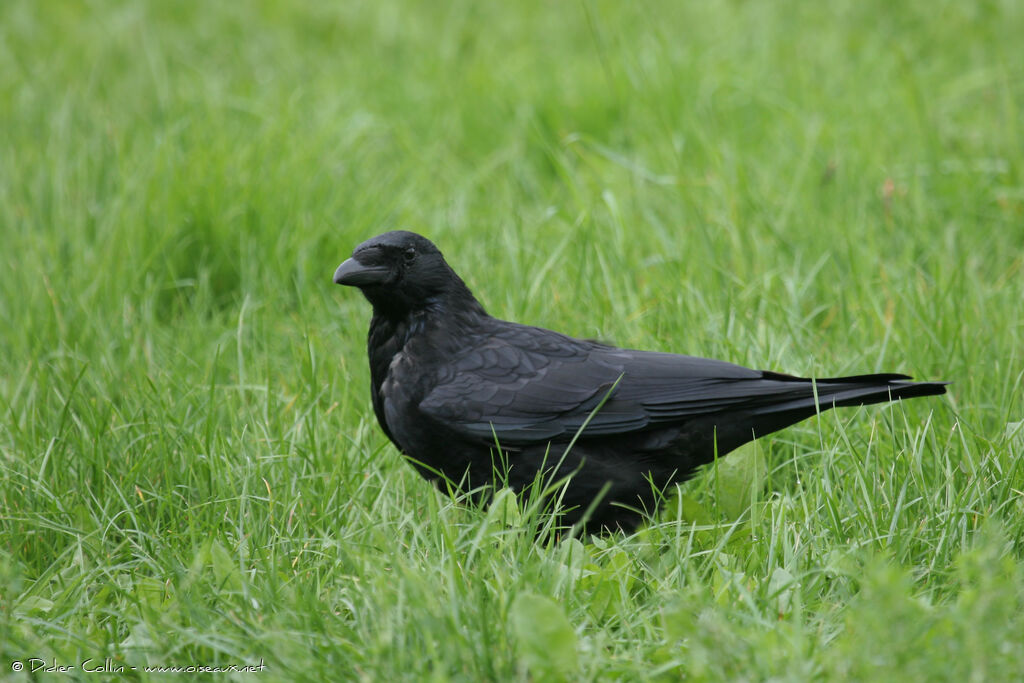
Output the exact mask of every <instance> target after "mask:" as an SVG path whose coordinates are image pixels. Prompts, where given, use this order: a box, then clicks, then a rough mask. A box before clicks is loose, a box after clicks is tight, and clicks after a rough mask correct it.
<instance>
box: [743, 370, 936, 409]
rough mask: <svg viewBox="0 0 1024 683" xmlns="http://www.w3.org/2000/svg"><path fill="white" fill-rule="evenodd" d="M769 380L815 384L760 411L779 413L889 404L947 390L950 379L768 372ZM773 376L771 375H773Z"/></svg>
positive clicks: (891, 375) (895, 375) (894, 375)
mask: <svg viewBox="0 0 1024 683" xmlns="http://www.w3.org/2000/svg"><path fill="white" fill-rule="evenodd" d="M765 375H766V379H769V378H770V379H773V380H781V381H800V382H806V383H808V384H812V383H813V385H812V386H813V391H812V392H810V394H809V395H807V396H804V397H799V398H793V399H792V400H789V401H782V402H779V403H775V404H773V405H766V406H763V407H762V409H761V411H760V412H763V413H776V412H788V411H792V410H801V409H817V410H828V409H829V408H834V407H835V408H839V407H844V406H860V405H870V404H872V403H887V402H889V401H896V400H901V399H905V398H917V397H920V396H937V395H939V394H944V393H946V385H948V384H949V382H913V381H910V379H911V378H910V377H908V376H907V375H897V374H879V375H856V376H851V377H834V378H829V379H818V380H810V379H806V378H798V377H790V376H786V375H784V376H782V377H780V376H778V375H775V374H774V373H765ZM769 375H771V377H769Z"/></svg>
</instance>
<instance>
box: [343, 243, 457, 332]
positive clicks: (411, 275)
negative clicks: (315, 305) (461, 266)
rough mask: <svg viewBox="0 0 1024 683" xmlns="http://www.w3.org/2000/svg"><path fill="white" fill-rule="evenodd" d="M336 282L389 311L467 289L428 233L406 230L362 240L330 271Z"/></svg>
mask: <svg viewBox="0 0 1024 683" xmlns="http://www.w3.org/2000/svg"><path fill="white" fill-rule="evenodd" d="M334 282H335V283H336V284H339V285H347V286H349V287H358V288H359V289H360V290H361V291H362V293H363V295H364V296H365V297H366V298H367V299H368V300H369V301H370V303H371V304H373V307H374V310H375V311H376V312H378V313H384V314H389V315H390V314H397V315H405V314H407V313H410V312H413V311H417V310H420V309H423V308H426V307H428V306H430V305H431V304H433V303H436V302H439V301H441V300H442V299H444V298H445V296H446V295H448V294H452V293H457V292H458V293H461V292H465V293H466V294H469V290H468V289H466V286H465V284H464V283H463V282H462V280H461V279H460V278H459V276H458V275H456V274H455V272H454V271H453V270H452V269H451V268H450V267H449V266H448V264H447V263H446V262H445V260H444V256H442V255H441V252H440V250H439V249H438V248H437V247H435V246H434V244H433V243H432V242H431V241H430V240H428V239H427V238H426V237H423V236H422V235H417V234H416V233H414V232H408V231H405V230H394V231H392V232H386V233H384V234H383V235H377V236H376V237H374V238H372V239H369V240H367V241H365V242H363V243H362V244H360V245H359V246H358V247H356V248H355V250H354V251H353V252H352V257H351V258H350V259H348V260H346V261H345V262H344V263H342V264H341V265H340V266H338V269H337V270H336V271H334ZM469 296H470V298H472V294H470V295H469Z"/></svg>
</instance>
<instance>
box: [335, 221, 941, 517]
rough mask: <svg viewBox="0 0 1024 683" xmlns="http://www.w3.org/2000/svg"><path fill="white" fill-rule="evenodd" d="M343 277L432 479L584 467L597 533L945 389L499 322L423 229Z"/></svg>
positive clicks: (392, 236) (582, 505) (376, 374)
mask: <svg viewBox="0 0 1024 683" xmlns="http://www.w3.org/2000/svg"><path fill="white" fill-rule="evenodd" d="M334 282H336V283H337V284H340V285H349V286H352V287H358V288H359V289H360V290H361V291H362V293H363V294H364V295H365V296H366V298H367V299H368V300H369V301H370V303H371V304H372V305H373V317H372V318H371V320H370V333H369V337H368V343H367V346H368V350H369V358H370V377H371V384H372V386H371V392H372V394H371V397H372V400H373V410H374V412H375V413H376V415H377V420H378V422H379V423H380V426H381V428H382V429H383V430H384V433H385V434H387V436H388V438H389V439H391V441H392V442H393V443H394V444H395V446H397V447H398V449H399V450H400V451H401V452H402V453H403V454H405V456H406V457H407V458H408V459H409V460H410V461H411V462H412V463H413V465H415V466H416V468H417V469H418V470H419V472H420V473H421V474H422V475H423V476H425V477H427V478H428V479H432V480H435V481H436V482H437V483H438V485H439V486H442V490H443V487H444V486H446V484H445V480H447V481H448V482H449V483H450V484H454V485H455V486H457V487H461V488H462V489H463V490H467V491H468V490H471V489H472V490H476V491H477V495H484V496H486V495H487V493H488V491H490V490H492V488H493V486H494V485H495V484H496V482H497V485H498V486H500V485H506V484H507V485H508V486H510V487H512V488H513V489H514V490H516V491H517V492H519V493H522V492H523V491H525V490H527V489H528V487H529V486H530V485H531V484H533V483H534V481H535V480H536V479H537V477H538V473H541V472H542V471H547V472H549V473H550V474H551V475H552V476H558V477H563V476H566V475H570V474H571V477H570V478H569V479H568V482H567V484H566V487H565V489H564V491H562V495H563V497H562V500H561V502H562V506H563V510H562V515H563V516H562V521H564V522H565V523H568V524H576V523H580V522H582V525H583V530H584V531H586V532H594V531H599V530H605V529H615V528H621V529H623V530H627V531H628V530H630V529H632V528H634V527H635V526H636V525H637V523H638V522H639V521H641V519H642V518H643V515H642V513H641V512H640V511H641V510H646V511H648V512H650V511H653V509H654V508H655V506H656V501H657V498H658V492H659V490H661V489H663V488H665V487H667V486H669V485H670V484H672V483H674V482H678V481H682V480H684V479H687V478H688V477H690V476H692V474H693V473H694V470H695V469H696V468H697V467H699V466H700V465H703V464H706V463H708V462H711V461H712V460H713V459H714V458H715V456H716V454H717V455H719V456H721V455H725V454H726V453H728V452H729V451H731V450H733V449H735V448H736V447H738V446H740V445H742V444H744V443H746V442H748V441H751V440H753V439H755V438H757V437H760V436H764V435H765V434H768V433H771V432H774V431H776V430H778V429H782V428H783V427H786V426H788V425H791V424H793V423H795V422H799V421H800V420H803V419H805V418H808V417H810V416H812V415H815V414H816V413H818V412H819V411H821V410H828V409H829V408H833V407H838V406H856V405H864V404H869V403H881V402H885V401H891V400H895V399H903V398H913V397H917V396H931V395H935V394H942V393H945V391H946V388H945V384H946V383H944V382H911V381H909V380H910V378H909V377H907V376H906V375H897V374H873V375H858V376H853V377H837V378H832V379H818V380H811V379H806V378H802V377H794V376H791V375H786V374H781V373H776V372H766V371H760V370H751V369H749V368H745V367H742V366H739V365H734V364H732V363H727V362H725V361H720V360H710V359H706V358H697V357H694V356H684V355H678V354H673V353H660V352H653V351H634V350H629V349H620V348H616V347H613V346H608V345H606V344H601V343H598V342H595V341H587V340H582V339H574V338H572V337H568V336H566V335H563V334H559V333H558V332H553V331H551V330H546V329H541V328H538V327H530V326H528V325H521V324H518V323H513V322H508V321H505V320H499V319H498V318H494V317H491V316H490V315H488V314H487V312H486V311H485V310H484V308H483V306H481V305H480V303H479V302H478V301H477V300H476V298H475V297H474V296H473V294H472V293H471V292H470V291H469V288H468V287H467V286H466V284H465V283H464V282H463V281H462V279H461V278H460V277H459V276H458V275H457V274H456V273H455V272H454V271H453V270H452V269H451V267H449V265H448V263H447V262H446V261H445V260H444V257H443V256H442V255H441V252H440V251H439V250H438V249H437V247H436V246H434V244H433V243H431V242H430V241H429V240H427V239H426V238H424V237H422V236H420V235H417V234H415V233H412V232H406V231H394V232H387V233H384V234H383V235H379V236H377V237H374V238H373V239H371V240H368V241H366V242H364V243H363V244H361V245H359V246H358V247H356V249H355V251H354V252H353V253H352V257H351V258H349V259H348V260H346V261H345V262H344V263H342V264H341V265H340V266H339V267H338V269H337V271H336V272H335V273H334ZM496 465H497V466H498V469H499V470H500V471H498V472H497V473H496V472H495V466H496ZM548 481H550V480H548Z"/></svg>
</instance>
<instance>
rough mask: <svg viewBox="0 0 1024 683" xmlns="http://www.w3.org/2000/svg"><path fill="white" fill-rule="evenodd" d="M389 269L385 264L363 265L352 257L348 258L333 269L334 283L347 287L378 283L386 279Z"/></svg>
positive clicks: (389, 273) (388, 276) (389, 275)
mask: <svg viewBox="0 0 1024 683" xmlns="http://www.w3.org/2000/svg"><path fill="white" fill-rule="evenodd" d="M390 277H391V269H390V268H388V267H387V266H364V265H363V264H362V263H360V262H359V261H356V260H355V259H354V258H350V259H348V260H346V261H345V262H344V263H342V264H341V265H340V266H338V269H337V270H336V271H334V284H336V285H348V286H349V287H364V286H366V285H379V284H382V283H384V282H387V281H388V278H390Z"/></svg>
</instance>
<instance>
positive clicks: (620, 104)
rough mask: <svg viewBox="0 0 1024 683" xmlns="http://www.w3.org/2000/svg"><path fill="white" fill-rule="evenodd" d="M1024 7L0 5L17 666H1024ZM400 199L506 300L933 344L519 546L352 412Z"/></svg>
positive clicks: (632, 675) (805, 343)
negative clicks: (724, 454) (824, 409)
mask: <svg viewBox="0 0 1024 683" xmlns="http://www.w3.org/2000/svg"><path fill="white" fill-rule="evenodd" d="M1021 35H1024V5H1022V4H1021V3H1019V2H1012V1H1009V0H1007V1H1003V2H1000V1H999V0H991V1H987V2H977V3H964V2H946V1H943V0H939V1H935V0H931V1H929V2H924V1H923V0H922V1H920V2H903V3H888V2H881V1H874V0H870V1H867V2H863V1H857V2H853V1H848V2H847V1H843V0H840V1H838V2H829V3H806V2H796V1H788V0H787V1H783V2H775V3H757V2H738V1H734V0H730V1H720V0H714V1H711V2H681V3H667V2H654V1H644V2H638V3H619V2H613V1H611V0H609V1H607V2H604V1H599V0H581V1H580V2H571V3H549V2H541V1H539V0H537V1H526V2H514V3H479V2H472V1H470V0H451V1H450V2H444V3H440V4H439V3H412V2H405V3H402V2H396V1H391V0H387V1H378V2H354V3H329V2H313V1H303V2H285V1H283V0H281V1H272V0H262V1H256V2H244V3H194V2H184V1H180V2H160V3H145V2H112V1H111V2H107V1H101V0H91V1H89V2H71V1H67V2H61V1H55V2H45V3H44V2H34V1H32V0H24V1H22V0H9V1H7V2H3V3H0V243H2V247H0V415H2V417H0V667H2V671H3V672H4V675H8V674H11V672H12V671H13V667H14V664H13V663H14V662H16V661H19V662H27V661H28V658H29V657H37V658H40V659H44V660H46V661H47V663H48V664H49V663H52V662H56V663H57V664H62V665H65V666H67V665H72V666H76V667H79V668H78V669H75V670H74V671H73V672H72V673H75V672H77V674H78V675H82V670H81V668H80V667H81V665H82V662H83V660H86V659H89V658H92V659H93V660H94V661H93V663H92V664H91V666H98V665H99V663H100V662H102V661H103V659H104V658H107V657H109V658H111V660H112V662H113V665H114V666H120V665H123V666H125V667H126V675H130V676H135V677H140V678H147V677H148V675H147V674H145V673H144V672H143V670H142V669H141V667H142V666H144V665H146V664H150V665H164V666H190V665H205V666H229V665H236V666H242V665H246V664H258V663H259V662H260V661H263V662H264V663H265V665H266V667H267V668H266V670H265V671H264V672H263V673H262V674H261V678H262V679H263V680H289V681H290V680H327V679H334V680H344V679H364V680H379V681H384V680H402V679H405V680H421V679H433V680H474V681H476V680H508V679H522V680H526V679H532V680H549V679H551V678H558V677H563V678H566V679H572V680H609V679H614V678H622V679H629V680H645V679H662V678H664V679H669V680H671V679H680V678H682V679H686V680H695V681H699V680H727V679H731V680H759V679H769V678H771V679H772V680H791V681H808V680H823V681H824V680H844V679H846V680H872V681H874V680H955V681H964V680H973V681H982V680H993V681H995V680H1011V679H1015V678H1020V677H1022V675H1024V664H1022V661H1024V660H1022V658H1021V652H1024V616H1022V615H1024V554H1022V548H1021V543H1020V539H1021V537H1022V533H1024V493H1022V491H1024V471H1022V461H1024V431H1022V430H1021V429H1019V427H1020V420H1021V419H1022V418H1021V412H1022V411H1021V407H1022V402H1021V398H1020V396H1021V390H1022V371H1024V364H1022V361H1024V359H1022V345H1021V339H1022V336H1024V322H1022V314H1021V309H1022V304H1021V302H1022V301H1024V276H1022V267H1024V144H1022V143H1024V139H1022V138H1024V132H1022V131H1024V126H1022V124H1024V43H1022V41H1021V39H1020V37H1021ZM392 227H407V228H411V229H414V230H417V231H420V232H423V233H425V234H427V235H428V236H429V237H431V238H432V239H434V240H435V241H436V242H437V243H438V244H439V245H440V246H441V248H442V249H443V250H444V251H445V253H446V254H447V256H448V258H449V260H450V261H451V262H452V264H453V265H454V267H455V268H456V269H457V270H458V271H459V272H461V273H462V274H463V275H464V277H465V278H466V279H467V281H468V282H469V284H470V285H471V287H472V288H473V289H474V291H475V292H476V293H477V295H478V296H479V297H480V299H481V300H482V301H483V302H484V304H485V305H486V306H487V307H488V308H489V310H490V311H491V312H492V313H493V314H495V315H499V316H501V317H506V318H511V319H514V320H519V321H524V322H530V323H533V324H538V325H543V326H547V327H553V328H556V329H559V330H561V331H564V332H568V333H570V334H574V335H579V336H590V337H600V338H603V339H608V340H611V341H615V342H617V343H619V344H622V345H626V346H632V347H641V348H651V349H662V350H668V351H677V352H687V353H693V354H699V355H706V356H712V357H719V358H725V359H728V360H731V361H734V362H738V363H743V364H747V365H752V366H756V367H761V368H766V369H775V370H782V371H787V372H793V373H802V374H808V375H820V376H825V375H835V374H840V373H861V372H872V371H882V370H885V371H904V372H908V373H910V374H913V375H915V376H918V377H921V378H930V379H947V380H953V381H954V382H955V384H953V385H952V387H951V392H950V395H949V396H948V397H943V398H937V399H926V400H917V401H913V402H908V403H906V404H902V405H897V406H894V407H886V408H878V407H874V408H869V409H863V410H844V411H836V412H834V413H828V414H826V415H824V416H822V417H821V418H820V419H817V420H811V421H808V422H807V423H805V424H803V425H801V426H799V427H796V428H793V429H789V430H787V431H785V432H782V433H780V434H777V435H774V436H773V437H772V438H770V439H766V440H764V441H763V442H762V443H761V444H760V446H759V448H758V449H756V450H749V451H746V452H743V453H739V454H736V455H734V456H733V457H730V458H726V459H725V460H723V461H721V462H720V463H718V465H717V466H716V467H713V468H710V469H709V471H708V472H706V473H705V474H703V475H702V476H700V477H698V478H697V479H695V480H693V481H692V482H689V483H688V484H687V485H685V486H684V487H683V488H682V492H681V493H680V494H679V495H677V496H675V497H674V498H673V499H672V501H671V502H670V504H669V506H668V509H667V510H666V511H665V512H664V513H663V514H661V515H659V516H658V517H656V518H655V519H654V520H653V521H652V523H651V524H650V525H649V526H647V527H646V528H645V529H643V530H641V531H640V532H638V533H637V534H635V535H631V536H622V535H618V536H612V537H609V538H604V539H593V540H586V539H584V540H583V542H581V541H580V540H576V539H569V538H563V539H561V540H559V541H551V542H548V543H540V544H539V543H536V542H534V540H533V531H532V528H533V526H532V525H536V524H537V523H543V521H544V520H543V519H540V520H538V519H537V518H536V517H535V515H534V513H533V512H531V511H525V512H524V511H520V510H518V509H516V508H515V507H514V506H510V505H498V506H494V507H492V508H490V509H483V510H480V509H472V508H469V507H466V506H462V505H458V504H454V503H452V502H451V501H450V500H448V499H447V498H446V497H443V496H441V495H440V494H438V493H436V492H435V491H434V490H433V489H432V488H431V487H430V486H429V485H427V484H426V483H425V482H423V481H422V480H421V479H420V478H419V477H418V476H417V475H416V474H415V473H414V471H413V470H412V469H411V468H410V467H408V466H407V465H405V464H404V463H403V462H401V461H400V459H399V457H398V455H397V454H396V452H395V450H394V449H393V448H392V447H391V446H390V445H389V444H388V443H387V442H386V439H385V438H384V436H383V435H382V434H381V432H380V430H379V429H378V428H377V426H376V424H375V422H374V419H373V416H372V412H371V409H370V403H369V396H368V391H367V387H368V373H367V368H366V359H365V351H364V343H365V342H364V339H365V333H366V324H367V321H368V317H369V309H368V306H367V304H366V302H365V301H363V300H362V298H361V297H359V296H358V295H357V293H355V292H353V291H348V290H346V291H342V290H340V289H338V288H336V287H334V286H333V285H332V284H331V274H332V273H333V270H334V268H335V266H336V265H337V264H338V262H340V261H341V260H342V259H343V258H344V257H345V256H346V255H347V254H348V253H349V252H350V250H351V248H352V247H353V246H354V245H355V244H357V243H358V242H360V241H362V240H363V239H366V238H368V237H370V236H372V235H374V234H377V233H378V232H382V231H383V230H385V229H389V228H392ZM1015 425H1016V431H1014V430H1015ZM130 666H136V667H140V668H139V669H138V670H137V671H135V672H133V671H131V670H130V669H128V668H127V667H130ZM20 678H21V679H22V680H25V679H27V675H26V674H25V672H22V674H21V675H20Z"/></svg>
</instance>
